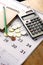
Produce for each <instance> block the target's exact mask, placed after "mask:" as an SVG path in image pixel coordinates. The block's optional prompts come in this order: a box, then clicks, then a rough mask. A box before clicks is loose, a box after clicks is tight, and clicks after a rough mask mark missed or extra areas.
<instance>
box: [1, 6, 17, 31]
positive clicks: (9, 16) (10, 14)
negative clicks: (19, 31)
mask: <svg viewBox="0 0 43 65" xmlns="http://www.w3.org/2000/svg"><path fill="white" fill-rule="evenodd" d="M16 15H17V12H16V11H14V10H11V9H9V8H6V19H7V25H8V24H10V23H11V22H12V20H13V19H14V18H15V16H16ZM3 29H4V12H3V7H1V6H0V30H3Z"/></svg>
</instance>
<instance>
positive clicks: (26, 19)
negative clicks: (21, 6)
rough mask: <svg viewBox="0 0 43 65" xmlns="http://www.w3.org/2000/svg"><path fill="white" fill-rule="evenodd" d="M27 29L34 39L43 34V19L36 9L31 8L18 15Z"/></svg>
mask: <svg viewBox="0 0 43 65" xmlns="http://www.w3.org/2000/svg"><path fill="white" fill-rule="evenodd" d="M18 16H19V18H20V20H21V22H22V23H23V25H24V26H25V28H26V30H27V31H28V33H29V34H30V36H31V37H32V38H33V39H37V38H38V37H40V36H42V35H43V20H42V19H41V18H40V17H39V15H38V14H36V12H35V11H33V10H31V9H30V10H29V11H27V12H26V13H24V14H23V13H22V14H19V15H18Z"/></svg>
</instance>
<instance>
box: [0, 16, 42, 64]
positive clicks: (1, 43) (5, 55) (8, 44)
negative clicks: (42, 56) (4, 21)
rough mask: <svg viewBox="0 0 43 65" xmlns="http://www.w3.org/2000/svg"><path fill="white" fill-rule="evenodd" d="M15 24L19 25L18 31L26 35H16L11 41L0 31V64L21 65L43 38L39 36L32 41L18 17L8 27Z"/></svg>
mask: <svg viewBox="0 0 43 65" xmlns="http://www.w3.org/2000/svg"><path fill="white" fill-rule="evenodd" d="M17 24H20V25H21V28H20V31H22V30H23V31H25V32H26V35H22V36H20V35H19V36H20V37H16V40H14V41H12V40H11V38H9V37H5V36H4V34H3V33H2V32H0V65H21V64H22V63H23V62H24V61H25V60H26V59H27V57H28V56H29V55H30V54H31V53H32V52H33V51H34V50H35V48H36V47H37V46H38V45H39V44H40V42H41V41H42V40H43V37H41V38H39V39H38V40H35V41H34V40H33V39H32V38H31V37H30V35H29V34H28V32H27V30H26V29H25V27H24V26H23V24H22V23H21V21H20V19H19V18H18V17H17V18H16V19H15V20H14V21H13V23H12V24H11V26H9V27H8V29H9V28H10V27H12V26H13V25H17ZM16 32H17V31H16ZM14 35H15V33H14Z"/></svg>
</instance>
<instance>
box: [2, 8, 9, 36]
mask: <svg viewBox="0 0 43 65" xmlns="http://www.w3.org/2000/svg"><path fill="white" fill-rule="evenodd" d="M3 10H4V27H5V34H6V35H7V32H8V31H7V20H6V10H5V7H3Z"/></svg>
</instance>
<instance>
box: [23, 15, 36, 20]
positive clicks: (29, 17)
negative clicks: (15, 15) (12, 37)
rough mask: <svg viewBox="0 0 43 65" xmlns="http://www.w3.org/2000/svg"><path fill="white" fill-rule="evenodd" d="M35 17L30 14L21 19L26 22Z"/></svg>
mask: <svg viewBox="0 0 43 65" xmlns="http://www.w3.org/2000/svg"><path fill="white" fill-rule="evenodd" d="M35 16H36V14H30V15H26V16H23V17H22V19H23V20H28V19H31V18H34V17H35Z"/></svg>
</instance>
